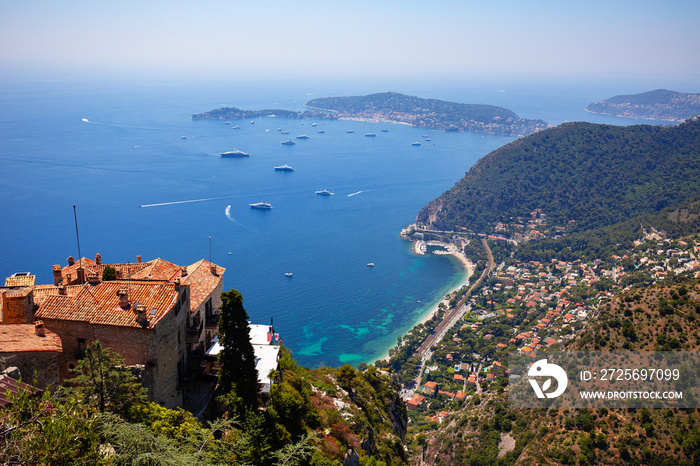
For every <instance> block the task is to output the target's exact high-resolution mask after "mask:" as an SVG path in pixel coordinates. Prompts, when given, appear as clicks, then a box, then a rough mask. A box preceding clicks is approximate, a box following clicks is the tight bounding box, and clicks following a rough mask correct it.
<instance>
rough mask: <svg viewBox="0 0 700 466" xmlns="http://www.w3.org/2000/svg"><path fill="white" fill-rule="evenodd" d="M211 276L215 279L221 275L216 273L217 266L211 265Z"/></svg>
mask: <svg viewBox="0 0 700 466" xmlns="http://www.w3.org/2000/svg"><path fill="white" fill-rule="evenodd" d="M210 268H211V274H212V275H214V276H215V277H218V276H219V275H218V274H217V273H216V264H211V266H210Z"/></svg>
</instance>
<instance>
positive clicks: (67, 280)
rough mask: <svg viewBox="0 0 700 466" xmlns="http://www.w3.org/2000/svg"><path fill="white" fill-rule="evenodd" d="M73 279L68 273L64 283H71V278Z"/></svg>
mask: <svg viewBox="0 0 700 466" xmlns="http://www.w3.org/2000/svg"><path fill="white" fill-rule="evenodd" d="M72 279H73V276H72V275H71V274H69V273H67V274H66V283H65V284H66V285H72V283H71V280H72Z"/></svg>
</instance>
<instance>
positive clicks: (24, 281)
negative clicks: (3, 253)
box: [5, 275, 36, 286]
mask: <svg viewBox="0 0 700 466" xmlns="http://www.w3.org/2000/svg"><path fill="white" fill-rule="evenodd" d="M35 280H36V276H35V275H18V276H15V275H13V276H11V277H7V278H6V279H5V286H34V282H35Z"/></svg>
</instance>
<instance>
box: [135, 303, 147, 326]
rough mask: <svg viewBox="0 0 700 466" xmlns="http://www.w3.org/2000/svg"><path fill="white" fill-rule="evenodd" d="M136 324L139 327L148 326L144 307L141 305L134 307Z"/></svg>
mask: <svg viewBox="0 0 700 466" xmlns="http://www.w3.org/2000/svg"><path fill="white" fill-rule="evenodd" d="M136 322H138V323H139V325H140V326H141V327H145V326H147V325H148V319H147V318H146V306H145V305H143V304H137V305H136Z"/></svg>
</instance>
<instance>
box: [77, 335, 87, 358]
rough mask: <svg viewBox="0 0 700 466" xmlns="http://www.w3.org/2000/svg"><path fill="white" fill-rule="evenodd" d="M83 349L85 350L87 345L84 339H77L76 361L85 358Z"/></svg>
mask: <svg viewBox="0 0 700 466" xmlns="http://www.w3.org/2000/svg"><path fill="white" fill-rule="evenodd" d="M85 348H87V343H86V342H85V338H78V354H77V356H76V357H77V359H82V358H84V357H85Z"/></svg>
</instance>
